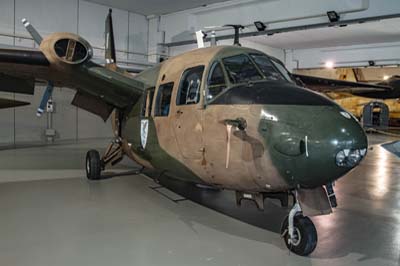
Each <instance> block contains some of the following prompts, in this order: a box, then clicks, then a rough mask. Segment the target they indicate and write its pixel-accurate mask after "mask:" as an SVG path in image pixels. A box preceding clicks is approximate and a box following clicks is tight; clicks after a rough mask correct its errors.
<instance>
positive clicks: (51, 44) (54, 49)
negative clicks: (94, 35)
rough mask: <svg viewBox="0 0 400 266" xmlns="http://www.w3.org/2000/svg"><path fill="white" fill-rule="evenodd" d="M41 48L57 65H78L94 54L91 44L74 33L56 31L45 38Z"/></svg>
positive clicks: (51, 61)
mask: <svg viewBox="0 0 400 266" xmlns="http://www.w3.org/2000/svg"><path fill="white" fill-rule="evenodd" d="M40 49H41V50H42V52H43V53H44V54H45V56H46V58H47V59H48V60H49V61H50V63H52V64H57V65H65V64H67V65H78V64H82V63H84V62H86V61H88V60H90V59H91V58H92V56H93V48H92V47H91V46H90V44H89V43H88V42H87V41H86V40H85V39H83V38H82V37H80V36H79V35H76V34H73V33H54V34H52V35H50V36H48V37H47V38H46V39H44V40H43V42H42V43H41V45H40ZM63 63H64V64H63Z"/></svg>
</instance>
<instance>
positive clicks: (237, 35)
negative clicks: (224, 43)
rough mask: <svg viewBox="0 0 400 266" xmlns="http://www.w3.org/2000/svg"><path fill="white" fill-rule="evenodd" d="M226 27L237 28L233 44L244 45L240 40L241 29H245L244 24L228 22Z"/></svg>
mask: <svg viewBox="0 0 400 266" xmlns="http://www.w3.org/2000/svg"><path fill="white" fill-rule="evenodd" d="M224 27H232V28H233V29H234V30H235V36H234V39H233V45H237V46H242V45H241V44H240V42H239V30H242V29H244V26H242V25H239V24H227V25H224Z"/></svg>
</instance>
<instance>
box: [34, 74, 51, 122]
mask: <svg viewBox="0 0 400 266" xmlns="http://www.w3.org/2000/svg"><path fill="white" fill-rule="evenodd" d="M53 89H54V86H53V82H51V81H49V82H48V84H47V87H46V90H45V91H44V94H43V97H42V100H41V101H40V105H39V108H38V109H37V112H36V115H37V116H38V117H41V116H42V114H43V112H44V110H45V108H46V104H47V102H48V101H49V99H50V97H51V95H52V94H53Z"/></svg>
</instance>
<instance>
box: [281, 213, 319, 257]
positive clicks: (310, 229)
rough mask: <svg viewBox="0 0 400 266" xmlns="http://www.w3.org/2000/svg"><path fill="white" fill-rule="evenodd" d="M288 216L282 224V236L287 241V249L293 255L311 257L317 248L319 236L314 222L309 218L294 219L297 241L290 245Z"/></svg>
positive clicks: (301, 216) (299, 216)
mask: <svg viewBox="0 0 400 266" xmlns="http://www.w3.org/2000/svg"><path fill="white" fill-rule="evenodd" d="M288 218H289V217H288V216H286V218H285V220H284V221H283V223H282V228H281V235H283V239H284V241H285V244H286V247H287V248H288V249H289V250H291V251H292V252H293V253H295V254H297V255H300V256H308V255H310V254H311V253H312V252H313V251H314V249H315V248H316V247H317V242H318V236H317V230H316V229H315V226H314V224H313V222H312V221H311V220H310V218H308V217H304V216H303V215H297V216H295V217H294V223H293V227H294V235H295V240H294V241H293V243H290V244H289V241H288V240H289V221H288Z"/></svg>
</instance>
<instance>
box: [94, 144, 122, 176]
mask: <svg viewBox="0 0 400 266" xmlns="http://www.w3.org/2000/svg"><path fill="white" fill-rule="evenodd" d="M123 155H124V153H123V149H122V140H121V139H120V138H117V139H115V140H113V141H112V142H111V144H110V145H109V146H108V148H107V150H106V152H105V153H104V156H103V157H102V158H101V157H100V153H99V152H98V151H96V150H90V151H88V152H87V153H86V177H87V178H88V179H89V180H99V179H101V171H102V170H104V169H105V167H106V166H108V165H111V166H112V165H115V164H117V163H118V162H120V161H121V160H122V158H123Z"/></svg>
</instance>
